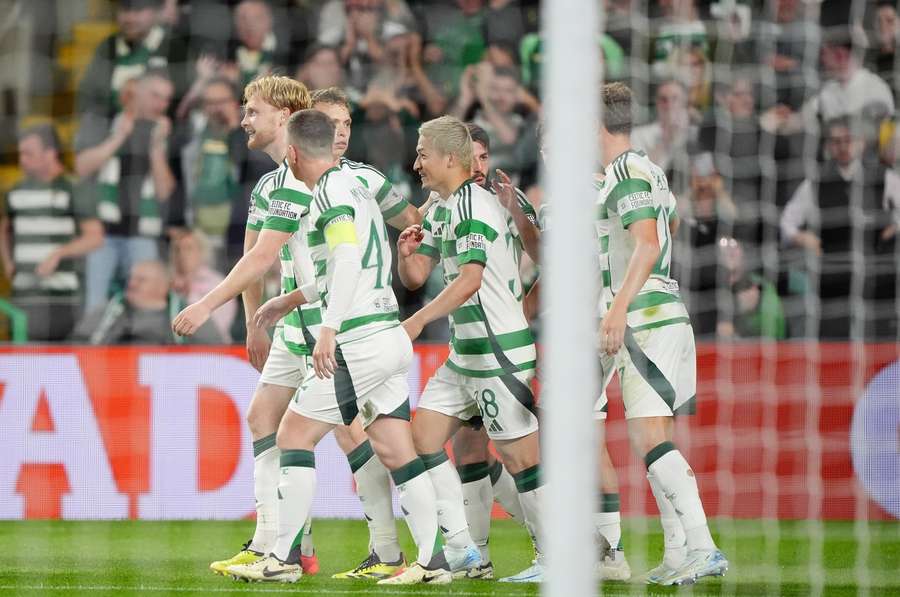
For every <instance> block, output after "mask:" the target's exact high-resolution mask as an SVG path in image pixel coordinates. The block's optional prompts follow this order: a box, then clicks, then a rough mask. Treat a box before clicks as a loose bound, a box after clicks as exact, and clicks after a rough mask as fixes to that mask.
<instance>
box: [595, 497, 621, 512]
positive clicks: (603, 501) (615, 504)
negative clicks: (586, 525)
mask: <svg viewBox="0 0 900 597" xmlns="http://www.w3.org/2000/svg"><path fill="white" fill-rule="evenodd" d="M619 507H620V502H619V494H618V493H604V494H602V495H601V496H600V511H601V512H618V511H619Z"/></svg>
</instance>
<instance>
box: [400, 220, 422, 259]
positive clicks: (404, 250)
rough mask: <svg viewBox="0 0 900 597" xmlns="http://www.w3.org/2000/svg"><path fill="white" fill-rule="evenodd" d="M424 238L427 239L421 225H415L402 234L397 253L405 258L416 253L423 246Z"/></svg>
mask: <svg viewBox="0 0 900 597" xmlns="http://www.w3.org/2000/svg"><path fill="white" fill-rule="evenodd" d="M423 238H425V233H424V232H423V231H422V225H421V224H413V225H412V226H410V227H409V228H407V229H406V230H404V231H403V232H401V233H400V238H398V239H397V253H398V254H399V257H400V258H405V257H409V256H410V255H412V254H413V253H415V252H416V249H418V248H419V245H421V244H422V239H423Z"/></svg>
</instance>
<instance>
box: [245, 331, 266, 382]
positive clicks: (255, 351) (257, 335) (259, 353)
mask: <svg viewBox="0 0 900 597" xmlns="http://www.w3.org/2000/svg"><path fill="white" fill-rule="evenodd" d="M271 347H272V341H271V340H270V339H269V334H267V333H266V330H265V328H261V327H257V326H255V325H253V323H251V324H250V325H248V326H247V357H248V358H249V359H250V364H251V365H253V368H254V369H256V370H257V371H259V372H260V373H262V370H263V366H265V364H266V359H268V358H269V349H270V348H271Z"/></svg>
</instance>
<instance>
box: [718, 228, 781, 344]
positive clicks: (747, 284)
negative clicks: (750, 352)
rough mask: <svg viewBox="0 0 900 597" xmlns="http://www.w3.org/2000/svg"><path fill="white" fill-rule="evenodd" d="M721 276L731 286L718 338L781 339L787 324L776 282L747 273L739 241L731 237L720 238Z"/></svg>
mask: <svg viewBox="0 0 900 597" xmlns="http://www.w3.org/2000/svg"><path fill="white" fill-rule="evenodd" d="M719 264H720V268H721V269H722V270H724V272H723V273H721V274H720V275H721V276H722V277H723V278H724V282H725V285H726V287H727V288H730V289H731V293H732V296H731V301H730V303H731V304H730V305H726V307H727V309H722V311H723V313H722V314H721V315H720V316H719V322H718V326H717V335H718V336H719V337H720V338H768V339H770V340H784V339H785V338H786V337H787V323H786V321H785V317H784V308H783V306H782V304H781V298H780V297H779V296H778V290H777V289H776V288H775V285H774V284H772V283H771V282H769V281H768V280H767V279H765V278H764V277H763V276H761V275H759V274H757V273H754V272H748V271H747V269H746V266H745V264H744V253H743V250H742V248H741V244H740V243H739V242H738V241H736V240H735V239H733V238H728V237H723V238H721V239H719Z"/></svg>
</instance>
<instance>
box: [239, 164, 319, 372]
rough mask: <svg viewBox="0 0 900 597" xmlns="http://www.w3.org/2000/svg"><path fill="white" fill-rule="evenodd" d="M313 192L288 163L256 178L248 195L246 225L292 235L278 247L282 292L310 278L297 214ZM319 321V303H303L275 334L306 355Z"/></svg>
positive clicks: (304, 242) (285, 318)
mask: <svg viewBox="0 0 900 597" xmlns="http://www.w3.org/2000/svg"><path fill="white" fill-rule="evenodd" d="M311 197H312V195H311V193H310V190H309V188H308V187H307V186H306V185H305V184H303V183H302V182H300V181H299V180H297V179H296V178H294V175H293V174H292V173H291V171H290V168H288V166H287V163H282V165H281V166H280V167H279V168H276V169H275V170H273V171H271V172H269V173H268V174H265V175H263V176H262V178H260V179H259V182H258V183H256V186H255V187H254V189H253V192H252V193H251V195H250V211H249V214H248V216H247V228H249V229H250V230H256V231H261V230H263V229H265V228H268V229H271V230H278V231H280V232H289V233H291V237H290V238H289V239H288V242H287V243H285V244H284V245H283V246H282V247H281V253H280V259H281V292H282V293H283V294H286V293H288V292H291V291H293V290H295V289H296V288H297V287H298V282H297V279H298V278H300V280H308V281H311V280H312V279H313V271H312V264H311V261H310V259H309V257H308V255H307V249H306V239H305V238H304V237H303V236H302V235H301V234H300V233H299V228H300V216H301V215H302V213H303V211H305V209H306V205H308V203H309V200H310V199H311ZM320 323H322V313H321V310H320V308H319V305H318V304H317V303H316V304H312V305H303V306H302V307H301V308H300V310H299V311H298V310H296V309H295V310H293V311H291V312H290V313H288V314H287V315H285V316H284V318H283V319H282V320H281V321H280V322H279V324H278V329H277V330H276V333H280V334H281V335H282V339H283V340H284V343H285V346H287V348H288V350H289V351H291V353H293V354H296V355H309V354H311V353H312V348H311V347H312V345H313V344H314V341H315V338H316V336H317V335H318V326H319V324H320Z"/></svg>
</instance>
